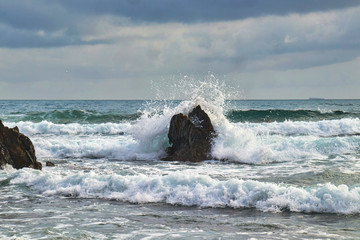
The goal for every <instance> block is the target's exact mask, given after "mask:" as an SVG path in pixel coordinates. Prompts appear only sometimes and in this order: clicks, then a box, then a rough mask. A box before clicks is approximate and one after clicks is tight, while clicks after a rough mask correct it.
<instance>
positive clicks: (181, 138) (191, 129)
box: [163, 105, 215, 162]
mask: <svg viewBox="0 0 360 240" xmlns="http://www.w3.org/2000/svg"><path fill="white" fill-rule="evenodd" d="M214 135H215V131H214V127H213V125H212V123H211V120H210V118H209V116H208V115H207V114H206V113H205V112H204V111H203V110H202V109H201V107H200V106H199V105H198V106H197V107H196V108H194V109H193V110H192V111H191V112H190V113H189V116H186V115H183V114H182V113H179V114H176V115H174V116H173V117H172V118H171V121H170V128H169V133H168V137H169V143H170V144H171V145H172V146H171V147H169V148H168V149H167V153H168V156H167V157H165V158H164V159H163V160H168V161H190V162H199V161H203V160H206V159H209V158H210V157H211V156H210V151H211V144H212V139H213V137H214Z"/></svg>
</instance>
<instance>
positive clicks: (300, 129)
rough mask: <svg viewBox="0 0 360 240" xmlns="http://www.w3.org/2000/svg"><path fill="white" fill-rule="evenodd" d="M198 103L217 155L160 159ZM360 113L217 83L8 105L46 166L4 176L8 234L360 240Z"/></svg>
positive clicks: (9, 116) (2, 202)
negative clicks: (131, 96)
mask: <svg viewBox="0 0 360 240" xmlns="http://www.w3.org/2000/svg"><path fill="white" fill-rule="evenodd" d="M202 87H204V86H200V87H199V88H202ZM207 87H209V86H207ZM200 90H201V89H200ZM204 92H206V93H207V94H204ZM197 104H200V105H201V106H202V108H203V109H204V110H205V111H206V112H207V113H208V114H209V116H210V118H211V119H212V121H213V125H214V128H215V130H216V131H217V137H216V139H215V140H214V144H213V148H212V155H213V156H214V159H209V160H208V161H205V162H201V163H190V162H164V161H161V160H159V159H160V158H161V157H162V156H164V155H165V149H166V147H168V146H169V143H168V139H167V131H168V127H169V122H170V118H171V116H172V115H173V114H176V113H180V112H182V113H185V114H186V113H188V112H189V111H190V110H191V109H192V108H193V107H195V106H196V105H197ZM359 117H360V100H277V101H275V100H256V101H255V100H226V94H225V93H224V92H222V89H221V87H219V86H217V85H215V86H210V87H209V88H206V89H205V91H194V92H192V94H190V96H189V97H188V99H185V100H166V101H165V100H156V101H145V100H141V101H140V100H139V101H45V100H44V101H20V100H19V101H14V100H1V101H0V119H1V120H2V121H3V122H4V124H5V125H7V126H10V127H14V126H18V127H19V129H20V131H21V132H22V133H24V134H26V135H27V136H29V137H30V139H31V140H32V142H33V144H34V146H35V150H36V154H37V158H38V160H39V161H40V162H42V163H43V165H44V167H43V170H42V171H37V170H33V169H21V170H15V169H13V168H11V167H10V166H7V167H6V168H5V169H4V170H1V171H0V222H1V224H0V238H1V239H360V119H359ZM218 159H221V160H218ZM46 161H52V162H54V163H55V165H56V167H46V166H45V162H46Z"/></svg>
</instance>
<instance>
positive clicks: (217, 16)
mask: <svg viewBox="0 0 360 240" xmlns="http://www.w3.org/2000/svg"><path fill="white" fill-rule="evenodd" d="M58 3H59V4H62V5H63V6H64V7H65V8H67V9H68V10H70V11H74V12H81V13H84V12H89V13H92V14H113V15H118V16H122V17H128V18H130V19H132V20H139V21H150V22H181V23H191V22H199V21H200V22H208V21H222V20H238V19H244V18H249V17H258V16H265V15H284V14H290V13H308V12H313V11H328V10H333V9H341V8H347V7H352V6H357V5H360V0H346V1H339V0H221V1H220V0H181V1H179V0H151V1H149V0H127V1H118V0H108V1H100V0H77V1H74V0H61V1H60V0H59V1H58Z"/></svg>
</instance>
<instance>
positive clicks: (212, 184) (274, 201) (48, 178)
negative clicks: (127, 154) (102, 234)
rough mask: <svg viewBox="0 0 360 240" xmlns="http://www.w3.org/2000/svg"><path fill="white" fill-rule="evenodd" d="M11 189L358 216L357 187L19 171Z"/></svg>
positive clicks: (182, 174) (177, 175)
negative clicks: (16, 186) (22, 187)
mask: <svg viewBox="0 0 360 240" xmlns="http://www.w3.org/2000/svg"><path fill="white" fill-rule="evenodd" d="M17 174H18V175H17V176H16V177H15V178H14V179H13V180H11V183H12V184H26V185H28V186H30V187H31V188H32V189H34V190H36V191H38V192H39V193H41V194H43V195H60V196H71V197H78V198H103V199H113V200H119V201H128V202H133V203H168V204H176V205H184V206H199V207H231V208H244V207H245V208H257V209H259V210H261V211H272V212H278V211H283V210H289V211H292V212H326V213H343V214H354V213H360V186H357V185H354V186H351V187H350V186H346V185H338V186H336V185H333V184H330V183H327V184H322V185H316V186H310V187H297V186H291V185H285V184H275V183H269V182H259V181H253V180H241V179H231V180H226V181H220V180H217V179H213V178H211V177H209V176H204V175H198V174H194V173H193V172H188V171H181V172H174V173H170V174H169V175H165V176H163V175H156V176H147V175H143V174H138V175H134V176H122V175H118V174H114V173H113V174H108V173H107V174H100V173H95V172H88V173H84V172H76V173H68V174H67V175H66V176H64V173H56V172H47V171H46V170H45V171H36V170H31V169H24V170H20V171H18V173H17Z"/></svg>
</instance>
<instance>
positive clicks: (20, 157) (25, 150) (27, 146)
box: [0, 120, 42, 170]
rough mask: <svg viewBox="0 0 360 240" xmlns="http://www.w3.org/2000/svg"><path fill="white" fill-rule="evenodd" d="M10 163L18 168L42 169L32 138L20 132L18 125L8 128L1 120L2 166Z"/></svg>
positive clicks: (0, 151) (0, 165)
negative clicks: (37, 159)
mask: <svg viewBox="0 0 360 240" xmlns="http://www.w3.org/2000/svg"><path fill="white" fill-rule="evenodd" d="M5 164H9V165H11V166H13V167H14V168H16V169H20V168H24V167H29V168H34V169H39V170H41V168H42V165H41V163H40V162H38V161H36V156H35V149H34V145H33V144H32V142H31V140H30V139H29V138H28V137H27V136H25V135H24V134H22V133H20V132H19V129H18V127H14V128H8V127H5V126H4V125H3V123H2V122H1V120H0V168H2V167H3V166H4V165H5Z"/></svg>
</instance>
